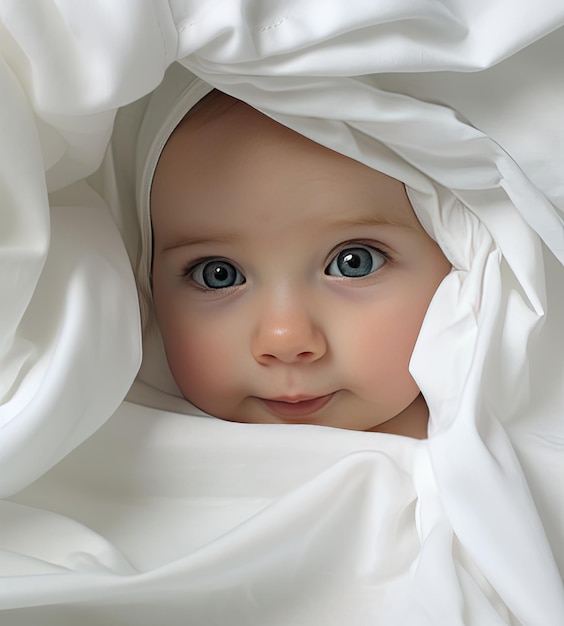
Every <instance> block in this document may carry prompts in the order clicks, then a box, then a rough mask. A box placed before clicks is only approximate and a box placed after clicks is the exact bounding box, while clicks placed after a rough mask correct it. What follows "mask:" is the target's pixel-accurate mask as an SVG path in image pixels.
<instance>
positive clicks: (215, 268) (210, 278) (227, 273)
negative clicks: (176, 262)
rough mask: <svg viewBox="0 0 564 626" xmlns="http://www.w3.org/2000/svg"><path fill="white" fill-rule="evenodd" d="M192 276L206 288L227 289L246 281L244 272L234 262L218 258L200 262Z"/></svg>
mask: <svg viewBox="0 0 564 626" xmlns="http://www.w3.org/2000/svg"><path fill="white" fill-rule="evenodd" d="M190 277H191V278H192V280H193V281H194V282H195V283H196V284H198V285H200V287H204V288H205V289H227V288H228V287H234V286H235V285H242V284H243V283H244V282H245V277H244V276H243V274H241V272H240V271H239V270H238V269H237V268H236V267H235V266H234V265H233V264H232V263H229V261H221V260H218V259H216V260H213V261H204V262H202V263H199V264H198V265H196V267H195V268H194V269H193V270H192V272H191V275H190Z"/></svg>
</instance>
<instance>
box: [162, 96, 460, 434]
mask: <svg viewBox="0 0 564 626" xmlns="http://www.w3.org/2000/svg"><path fill="white" fill-rule="evenodd" d="M152 220H153V229H154V260H153V292H154V302H155V310H156V314H157V319H158V322H159V325H160V329H161V333H162V337H163V341H164V345H165V350H166V354H167V358H168V362H169V365H170V369H171V371H172V374H173V376H174V378H175V380H176V383H177V384H178V387H179V388H180V390H181V392H182V393H183V394H184V396H185V397H186V398H187V399H188V400H190V401H191V402H192V403H193V404H195V405H196V406H198V407H199V408H201V409H202V410H204V411H206V412H208V413H210V414H212V415H214V416H216V417H220V418H223V419H227V420H232V421H240V422H255V423H300V424H301V423H307V424H320V425H325V426H334V427H340V428H347V429H353V430H379V431H385V432H394V433H398V434H404V435H410V436H414V437H424V436H425V433H426V423H427V408H426V405H425V402H424V400H423V399H422V398H421V396H420V393H419V389H418V388H417V385H416V384H415V382H414V380H413V379H412V377H411V375H410V374H409V371H408V364H409V360H410V356H411V353H412V350H413V347H414V344H415V341H416V338H417V335H418V332H419V329H420V327H421V323H422V320H423V317H424V315H425V312H426V310H427V307H428V305H429V302H430V300H431V298H432V296H433V294H434V292H435V290H436V288H437V286H438V284H439V283H440V281H441V280H442V279H443V277H444V276H445V275H446V274H447V273H448V272H449V271H450V264H449V262H448V261H447V260H446V258H445V257H444V256H443V254H442V252H441V250H440V249H439V247H438V246H437V245H436V244H435V242H434V241H433V240H432V239H431V238H430V237H429V236H428V235H427V234H426V233H425V232H424V230H423V229H422V227H421V226H420V224H419V222H418V220H417V218H416V217H415V215H414V213H413V210H412V208H411V206H410V203H409V201H408V199H407V196H406V193H405V189H404V187H403V185H402V184H401V183H399V182H398V181H396V180H394V179H392V178H390V177H388V176H385V175H384V174H381V173H379V172H376V171H374V170H372V169H370V168H368V167H366V166H364V165H362V164H359V163H357V162H355V161H353V160H351V159H349V158H347V157H344V156H342V155H340V154H337V153H335V152H333V151H331V150H328V149H326V148H323V147H321V146H319V145H317V144H315V143H313V142H311V141H309V140H308V139H305V138H303V137H301V136H300V135H298V134H296V133H294V132H292V131H290V130H288V129H286V128H284V127H283V126H281V125H279V124H277V123H275V122H273V121H271V120H269V119H268V118H266V117H264V116H262V115H261V114H260V113H258V112H256V111H254V110H253V109H251V108H250V107H247V106H246V105H243V104H241V103H237V102H234V101H231V100H230V99H228V98H227V97H225V96H221V95H218V96H212V98H211V100H210V102H209V104H206V105H203V106H202V107H201V109H200V111H199V112H198V113H195V114H194V116H193V117H192V119H188V120H186V121H185V122H183V124H182V125H181V126H180V127H179V129H177V130H176V131H175V133H174V134H173V136H172V137H171V139H170V140H169V142H168V144H167V146H166V148H165V150H164V152H163V155H162V157H161V160H160V162H159V165H158V168H157V172H156V175H155V179H154V183H153V190H152Z"/></svg>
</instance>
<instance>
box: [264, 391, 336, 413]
mask: <svg viewBox="0 0 564 626" xmlns="http://www.w3.org/2000/svg"><path fill="white" fill-rule="evenodd" d="M334 395H335V392H334V393H329V394H327V395H326V396H292V397H290V396H284V397H280V398H273V399H271V400H267V399H265V398H261V402H262V403H263V404H264V406H265V407H266V408H267V409H268V410H269V411H270V412H271V413H274V414H275V415H276V416H278V417H283V418H300V417H305V416H306V415H311V414H312V413H315V412H316V411H319V410H321V409H322V408H323V407H324V406H326V405H327V404H328V403H329V402H330V401H331V399H332V398H333V396H334Z"/></svg>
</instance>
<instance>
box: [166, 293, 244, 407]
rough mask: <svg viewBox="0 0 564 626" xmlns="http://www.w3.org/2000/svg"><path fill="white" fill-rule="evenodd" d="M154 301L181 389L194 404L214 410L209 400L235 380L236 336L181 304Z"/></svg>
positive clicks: (175, 375)
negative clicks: (234, 340) (172, 304)
mask: <svg viewBox="0 0 564 626" xmlns="http://www.w3.org/2000/svg"><path fill="white" fill-rule="evenodd" d="M155 301H156V309H157V318H158V322H159V326H160V330H161V335H162V338H163V343H164V347H165V351H166V356H167V360H168V364H169V367H170V371H171V373H172V376H173V378H174V380H175V381H176V384H177V385H178V388H179V389H180V391H181V392H182V394H183V395H184V396H185V397H186V398H187V399H188V400H190V401H191V402H192V403H194V404H196V405H197V406H199V407H200V408H201V409H203V410H205V411H208V412H213V411H212V410H211V408H210V407H209V406H207V403H209V402H210V399H213V398H217V396H218V390H220V389H221V387H222V386H223V385H226V384H228V381H230V380H232V379H233V372H232V371H231V370H232V369H233V368H232V355H231V354H230V353H231V348H232V343H233V337H232V336H231V339H230V335H232V333H230V332H229V327H228V325H224V324H216V323H214V322H213V321H210V320H209V318H208V316H205V315H199V314H198V313H195V312H194V311H191V310H190V309H189V308H188V307H186V306H182V304H180V305H178V304H177V305H175V306H162V301H161V302H158V300H157V298H155ZM195 329H197V330H195Z"/></svg>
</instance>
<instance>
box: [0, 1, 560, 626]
mask: <svg viewBox="0 0 564 626" xmlns="http://www.w3.org/2000/svg"><path fill="white" fill-rule="evenodd" d="M563 24H564V6H563V5H562V3H561V2H559V1H557V0H538V1H537V2H535V3H530V2H526V1H525V0H512V1H511V2H510V1H509V0H491V1H490V2H488V3H469V2H464V1H463V0H457V1H455V0H451V1H449V2H436V1H435V2H430V1H416V0H403V1H402V2H398V1H397V0H396V1H394V2H378V3H367V2H365V1H364V0H353V1H349V2H346V3H343V2H340V1H338V0H301V1H300V2H289V1H287V0H286V1H282V0H278V1H274V0H273V1H271V2H268V3H265V2H261V1H260V0H255V1H251V0H246V1H245V0H223V1H221V0H216V1H213V2H212V1H210V0H191V1H190V2H187V1H186V0H184V1H180V0H176V1H175V0H171V1H170V2H164V1H163V0H159V1H153V2H149V1H148V0H147V1H145V0H143V1H140V0H120V2H115V1H114V0H105V1H102V0H97V1H94V0H93V1H91V2H88V3H86V2H84V3H82V2H81V3H78V2H71V1H70V0H67V1H64V0H59V1H58V2H54V1H49V0H45V1H42V2H36V3H23V2H20V1H18V0H0V53H1V61H0V93H1V96H2V97H1V98H0V129H1V136H2V141H1V142H0V172H1V173H0V181H1V186H0V227H1V228H0V298H1V301H0V302H1V304H0V372H1V374H0V402H1V404H0V424H1V426H2V427H1V429H0V495H2V496H3V497H5V498H6V499H5V501H4V502H2V503H1V506H0V575H2V576H3V578H2V584H1V585H0V609H3V612H1V613H0V623H2V624H7V625H8V626H16V625H26V626H28V625H29V624H41V625H42V626H43V625H46V626H50V625H55V624H56V625H57V626H66V625H71V624H72V625H74V624H77V623H81V624H116V625H117V624H136V625H144V624H147V625H149V624H154V623H158V622H164V623H170V624H184V623H190V624H197V625H202V626H204V625H208V624H230V625H233V624H241V625H243V624H244V625H245V626H247V625H257V626H258V625H261V626H262V625H264V624H268V625H271V624H272V625H278V624H280V625H281V626H282V625H287V624H307V625H308V626H309V625H314V626H315V625H322V624H323V626H326V625H332V624H334V625H335V626H337V625H339V626H341V625H342V624H355V625H356V624H386V625H388V624H391V625H393V624H401V625H407V624H409V625H418V626H419V625H423V624H425V625H443V624H449V626H450V625H457V624H460V625H462V624H464V625H476V626H478V625H479V626H483V625H484V624H486V625H488V626H489V625H490V624H491V625H496V624H504V625H507V624H510V625H516V624H523V625H525V624H526V625H538V626H552V625H554V626H559V625H560V624H562V623H564V593H563V590H562V582H561V575H562V573H564V551H563V549H562V546H563V545H564V543H563V539H564V529H563V519H564V511H563V506H564V495H563V493H562V487H561V484H562V477H563V475H564V454H563V448H564V426H563V423H564V419H563V416H564V359H563V358H562V354H564V328H563V325H562V323H561V320H562V319H563V316H564V289H562V286H563V285H564V269H563V267H562V262H563V261H564V226H563V222H562V215H563V214H564V186H563V183H562V177H561V172H562V165H563V164H564V137H563V134H564V130H563V129H564V125H563V124H562V121H561V119H560V118H561V111H562V110H563V104H564V87H563V85H564V81H563V80H562V78H563V73H564V70H563V69H562V63H561V58H562V53H563V52H564V36H563V30H562V25H563ZM559 29H560V30H559ZM175 60H179V61H180V62H181V63H182V65H183V66H185V67H186V68H188V69H189V70H190V71H192V72H193V73H194V74H196V75H198V76H200V77H201V78H203V79H204V80H205V81H207V82H209V83H210V84H211V85H214V86H216V87H218V88H220V89H222V90H224V91H226V92H228V93H231V94H233V95H235V96H237V97H239V98H241V99H243V100H246V101H248V102H249V103H250V104H251V105H253V106H256V107H257V108H260V109H261V110H263V111H265V112H266V113H267V114H269V115H271V116H272V117H274V118H275V119H278V120H279V121H281V122H283V123H285V124H287V125H288V126H291V127H292V128H294V129H296V130H298V131H299V132H302V133H303V134H305V135H306V136H309V137H311V138H313V139H315V140H317V141H319V142H321V143H324V144H326V145H328V146H330V147H332V148H334V149H337V150H339V151H341V152H343V153H345V154H348V155H350V156H352V157H353V158H357V159H359V160H361V161H363V162H365V163H367V164H369V165H372V166H374V167H376V168H378V169H381V170H383V171H385V172H387V173H390V174H392V175H394V176H396V177H397V178H399V179H401V180H403V181H404V182H405V183H406V184H407V185H408V186H409V189H410V196H411V199H412V202H413V204H414V207H415V209H416V211H417V213H418V216H419V218H420V219H421V221H422V223H423V224H424V226H425V227H426V228H427V229H428V230H429V232H430V233H431V234H432V235H433V236H434V237H435V238H436V239H437V240H438V241H439V243H440V245H441V246H442V247H443V249H444V250H445V253H446V254H447V255H448V256H449V258H450V259H451V261H452V263H453V266H454V271H453V272H452V273H451V274H450V275H449V276H448V277H447V278H446V279H445V280H444V281H443V284H442V285H441V286H440V288H439V290H438V292H437V294H436V296H435V298H434V300H433V302H432V304H431V307H430V310H429V312H428V315H427V317H426V319H425V322H424V325H423V328H422V331H421V334H420V337H419V340H418V343H417V346H416V349H415V353H414V355H413V359H412V363H411V369H412V372H413V375H414V376H415V378H416V380H417V381H418V383H419V385H420V387H421V389H422V390H423V392H424V394H425V397H426V399H427V401H428V403H429V406H430V410H431V423H430V433H429V439H428V440H427V441H423V442H416V441H413V440H410V439H407V438H402V437H396V436H388V435H382V434H378V433H354V432H348V431H339V430H333V429H327V428H319V427H313V426H291V427H290V426H266V425H244V424H230V423H225V422H221V421H219V420H215V419H212V418H209V417H205V416H201V415H198V413H197V412H196V411H193V410H192V409H191V408H190V406H189V405H187V403H185V402H184V401H183V400H181V399H180V398H178V397H176V396H175V395H174V388H173V387H172V386H171V385H170V382H169V381H168V379H167V373H166V368H164V367H161V363H160V362H159V360H158V343H157V348H155V349H154V350H153V349H151V350H148V351H147V354H148V355H149V356H148V357H146V361H151V362H146V363H144V369H143V373H142V375H141V376H140V380H138V382H137V383H136V385H135V387H134V389H133V391H132V393H131V394H130V396H129V401H127V402H123V400H124V398H125V396H126V394H127V393H128V389H129V386H130V384H131V382H132V380H133V379H134V378H135V376H136V373H137V370H138V367H139V362H140V344H141V335H140V328H139V315H138V305H137V299H136V292H135V285H134V281H133V273H132V270H131V266H130V262H129V259H128V255H127V253H126V251H127V252H128V253H129V257H130V258H131V259H135V258H136V255H137V254H138V247H139V232H138V226H137V220H136V214H135V189H134V176H133V170H132V163H133V159H134V153H135V137H136V133H137V131H138V129H139V124H140V122H141V120H142V118H143V115H144V112H145V110H146V107H147V105H148V99H147V98H144V99H142V100H140V101H139V102H136V103H133V104H129V103H132V102H133V101H134V100H136V99H138V98H142V97H144V96H146V95H147V94H149V93H150V92H151V91H152V90H153V89H154V88H156V87H157V85H158V84H159V83H160V82H161V81H162V79H163V77H164V74H165V71H166V70H167V68H169V66H171V63H172V62H173V61H175ZM179 71H182V70H181V68H179V67H177V66H172V67H171V68H170V71H169V72H168V74H167V77H169V76H171V75H173V74H174V73H175V72H179ZM124 105H129V106H127V107H125V108H122V109H121V110H120V112H119V114H118V117H117V122H116V125H115V129H114V119H115V115H116V111H117V109H118V108H119V107H124ZM112 131H114V133H113V139H112V145H111V149H110V150H109V151H107V146H108V142H109V141H110V138H111V135H112ZM48 192H49V193H50V196H49V198H48V196H47V193H48ZM558 259H559V260H558ZM155 372H157V374H155ZM159 376H160V378H159ZM116 409H117V410H116ZM96 431H97V432H96ZM93 433H94V434H93ZM50 468H52V469H50ZM34 481H35V482H34Z"/></svg>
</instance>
